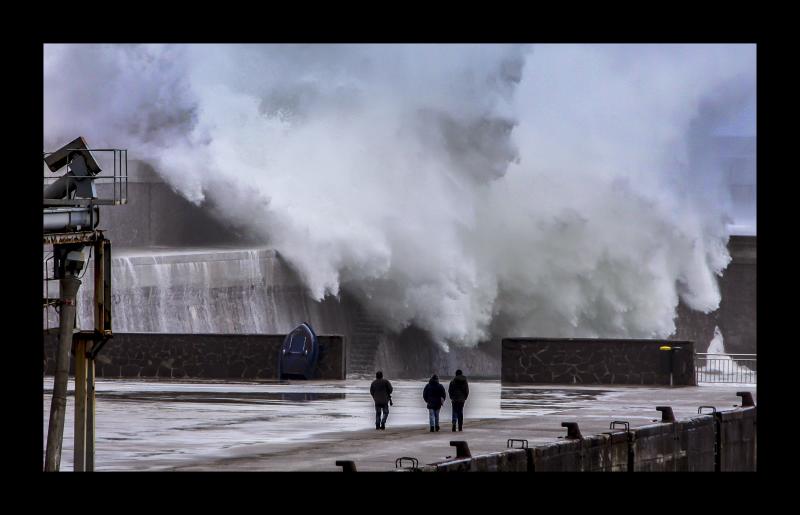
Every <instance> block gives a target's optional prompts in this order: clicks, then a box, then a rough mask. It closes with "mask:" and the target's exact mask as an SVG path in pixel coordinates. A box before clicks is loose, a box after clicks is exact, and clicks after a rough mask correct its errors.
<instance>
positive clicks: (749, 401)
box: [736, 392, 756, 408]
mask: <svg viewBox="0 0 800 515" xmlns="http://www.w3.org/2000/svg"><path fill="white" fill-rule="evenodd" d="M736 395H738V396H739V397H741V398H742V407H743V408H747V407H749V406H755V405H756V403H755V402H754V401H753V394H752V393H750V392H736Z"/></svg>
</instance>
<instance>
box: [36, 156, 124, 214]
mask: <svg viewBox="0 0 800 515" xmlns="http://www.w3.org/2000/svg"><path fill="white" fill-rule="evenodd" d="M63 150H66V151H67V152H70V151H75V152H78V151H90V152H98V153H100V152H111V153H112V156H111V161H112V167H111V174H107V175H104V173H105V172H107V171H108V168H106V169H104V170H103V171H101V172H100V173H99V174H97V175H94V176H88V177H70V176H66V174H60V175H45V176H43V177H42V179H43V184H44V185H49V184H52V183H54V182H55V181H57V180H61V179H63V178H64V177H65V176H66V177H67V179H66V181H67V183H68V184H71V183H74V182H79V181H92V182H93V183H97V184H111V185H112V192H111V198H105V197H98V198H92V199H89V198H75V199H44V201H43V204H44V206H47V207H64V206H90V205H109V204H111V205H123V204H127V203H128V149H125V148H90V149H63ZM51 154H54V152H43V153H42V158H43V159H44V158H46V157H47V156H49V155H51Z"/></svg>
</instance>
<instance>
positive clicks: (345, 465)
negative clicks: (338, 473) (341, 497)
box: [336, 460, 357, 472]
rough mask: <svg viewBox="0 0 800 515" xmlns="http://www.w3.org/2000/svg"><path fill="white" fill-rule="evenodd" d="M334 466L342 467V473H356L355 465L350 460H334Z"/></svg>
mask: <svg viewBox="0 0 800 515" xmlns="http://www.w3.org/2000/svg"><path fill="white" fill-rule="evenodd" d="M336 466H337V467H342V472H357V470H356V464H355V462H354V461H350V460H336Z"/></svg>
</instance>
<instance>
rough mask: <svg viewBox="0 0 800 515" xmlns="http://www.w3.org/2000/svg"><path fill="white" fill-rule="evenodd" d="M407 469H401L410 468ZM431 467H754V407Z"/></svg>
mask: <svg viewBox="0 0 800 515" xmlns="http://www.w3.org/2000/svg"><path fill="white" fill-rule="evenodd" d="M409 470H411V469H402V471H409ZM414 470H418V471H424V472H430V471H438V472H484V471H492V472H495V471H497V472H526V471H527V472H622V471H631V472H633V471H645V472H677V471H687V472H712V471H717V472H719V471H755V470H756V408H755V407H745V408H738V409H736V410H731V411H724V412H716V413H714V414H711V415H699V416H697V417H692V418H690V419H687V420H678V421H675V422H663V423H658V424H649V425H646V426H641V427H637V428H632V429H630V430H629V431H628V430H626V431H609V432H605V433H602V434H599V435H593V436H589V437H583V438H580V439H569V440H567V439H565V440H561V441H558V442H552V443H547V444H543V445H537V446H535V447H529V448H524V449H507V450H505V451H501V452H495V453H491V454H484V455H478V456H472V457H469V458H458V459H454V460H450V461H444V462H439V463H430V464H428V465H424V466H422V467H419V468H417V469H414Z"/></svg>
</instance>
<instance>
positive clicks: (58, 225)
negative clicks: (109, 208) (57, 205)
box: [43, 207, 100, 232]
mask: <svg viewBox="0 0 800 515" xmlns="http://www.w3.org/2000/svg"><path fill="white" fill-rule="evenodd" d="M99 221H100V209H99V208H98V207H70V208H62V209H52V210H47V211H44V218H43V227H44V231H45V232H52V231H64V230H70V231H75V230H81V229H83V230H91V229H94V228H95V227H97V223H98V222H99Z"/></svg>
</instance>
